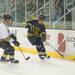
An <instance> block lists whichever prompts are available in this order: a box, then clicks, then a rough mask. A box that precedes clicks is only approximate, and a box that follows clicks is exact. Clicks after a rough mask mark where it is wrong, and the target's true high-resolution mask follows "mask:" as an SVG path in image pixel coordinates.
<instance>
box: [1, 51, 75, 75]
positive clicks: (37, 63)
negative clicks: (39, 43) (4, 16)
mask: <svg viewBox="0 0 75 75" xmlns="http://www.w3.org/2000/svg"><path fill="white" fill-rule="evenodd" d="M1 54H2V52H1V53H0V55H1ZM25 55H26V56H29V54H25ZM15 57H16V58H17V59H18V60H19V61H20V63H19V64H11V63H0V75H75V62H69V61H64V60H59V59H55V58H51V59H49V60H47V61H41V60H40V59H39V58H38V56H37V55H30V60H28V61H25V60H24V58H23V56H22V54H21V52H16V56H15Z"/></svg>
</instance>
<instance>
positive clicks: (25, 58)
mask: <svg viewBox="0 0 75 75" xmlns="http://www.w3.org/2000/svg"><path fill="white" fill-rule="evenodd" d="M18 48H19V50H20V52H21V53H22V55H23V57H24V60H29V59H30V56H27V57H26V56H25V55H24V53H23V51H22V49H21V48H20V46H19V47H18Z"/></svg>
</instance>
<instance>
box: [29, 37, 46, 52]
mask: <svg viewBox="0 0 75 75" xmlns="http://www.w3.org/2000/svg"><path fill="white" fill-rule="evenodd" d="M28 40H29V41H30V43H31V44H32V45H35V46H36V49H37V51H38V52H42V53H45V52H46V51H45V47H44V44H43V41H42V40H41V38H40V37H35V36H32V37H28Z"/></svg>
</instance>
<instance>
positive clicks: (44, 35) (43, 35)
mask: <svg viewBox="0 0 75 75" xmlns="http://www.w3.org/2000/svg"><path fill="white" fill-rule="evenodd" d="M40 37H41V40H42V41H46V34H45V33H41V34H40Z"/></svg>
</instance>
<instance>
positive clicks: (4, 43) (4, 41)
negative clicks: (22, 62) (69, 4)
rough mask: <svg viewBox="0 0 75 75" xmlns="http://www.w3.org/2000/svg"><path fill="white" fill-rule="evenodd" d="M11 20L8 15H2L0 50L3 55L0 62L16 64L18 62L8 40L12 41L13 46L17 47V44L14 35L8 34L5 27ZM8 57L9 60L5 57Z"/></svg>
mask: <svg viewBox="0 0 75 75" xmlns="http://www.w3.org/2000/svg"><path fill="white" fill-rule="evenodd" d="M11 24H12V20H11V16H10V15H3V22H2V23H0V48H2V49H4V52H3V55H2V56H1V59H0V61H2V62H8V61H10V62H11V63H18V62H19V61H18V60H16V59H15V58H14V54H15V53H14V52H15V49H14V47H13V46H11V44H10V40H11V39H13V44H14V45H15V46H19V45H20V44H19V42H18V41H17V38H16V36H15V35H14V34H11V33H10V32H9V29H8V27H7V25H11ZM8 56H9V60H8V59H7V57H8Z"/></svg>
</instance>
